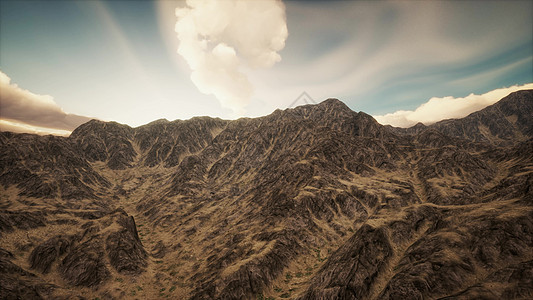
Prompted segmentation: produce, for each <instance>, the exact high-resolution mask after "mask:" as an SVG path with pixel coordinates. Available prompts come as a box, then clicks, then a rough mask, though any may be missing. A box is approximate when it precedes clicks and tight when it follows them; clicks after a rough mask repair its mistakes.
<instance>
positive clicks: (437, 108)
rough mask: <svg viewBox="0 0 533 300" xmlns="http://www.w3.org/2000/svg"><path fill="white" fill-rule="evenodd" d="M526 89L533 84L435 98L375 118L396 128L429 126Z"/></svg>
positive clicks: (460, 115)
mask: <svg viewBox="0 0 533 300" xmlns="http://www.w3.org/2000/svg"><path fill="white" fill-rule="evenodd" d="M525 89H533V83H528V84H524V85H521V86H518V85H514V86H511V87H506V88H501V89H496V90H493V91H490V92H487V93H485V94H482V95H475V94H470V95H468V96H466V97H462V98H454V97H451V96H450V97H443V98H437V97H433V98H431V99H429V101H427V102H426V103H424V104H422V105H420V106H419V107H417V108H416V109H415V110H414V111H411V110H399V111H396V112H394V113H390V114H386V115H382V116H374V118H375V119H376V120H377V121H378V122H379V123H381V124H384V125H392V126H396V127H410V126H413V125H415V124H417V123H418V122H421V123H423V124H425V125H429V124H433V123H435V122H438V121H441V120H444V119H452V118H463V117H466V116H467V115H469V114H471V113H473V112H475V111H478V110H480V109H483V108H485V107H487V106H489V105H491V104H494V103H496V102H498V101H499V100H500V99H502V98H503V97H505V96H507V95H508V94H510V93H512V92H516V91H519V90H525Z"/></svg>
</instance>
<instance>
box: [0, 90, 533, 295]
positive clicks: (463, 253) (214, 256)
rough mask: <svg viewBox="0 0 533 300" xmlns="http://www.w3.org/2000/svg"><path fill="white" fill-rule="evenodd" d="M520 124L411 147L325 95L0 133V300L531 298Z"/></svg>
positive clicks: (430, 134)
mask: <svg viewBox="0 0 533 300" xmlns="http://www.w3.org/2000/svg"><path fill="white" fill-rule="evenodd" d="M517 95H518V96H520V97H523V99H522V98H520V97H518V98H517V97H516V96H517ZM504 99H507V100H506V102H509V103H511V104H512V102H513V101H514V100H513V99H518V100H516V101H517V102H518V104H517V106H522V105H530V103H531V102H533V97H532V94H531V91H522V92H518V93H515V94H511V95H510V96H508V97H507V98H504ZM527 101H529V102H527ZM509 103H507V104H506V105H509V106H510V107H511V108H512V105H511V104H509ZM524 103H525V104H524ZM495 105H497V104H495ZM514 111H516V109H515V110H513V109H510V110H508V111H507V112H501V111H500V113H501V114H502V115H505V114H506V113H507V114H508V112H514ZM521 111H522V112H524V114H527V113H530V110H528V109H527V107H526V108H525V109H522V110H521ZM488 112H489V113H481V114H479V115H480V116H481V117H485V118H488V117H492V116H493V115H494V114H495V113H498V110H495V111H491V109H490V108H489V110H488ZM504 118H505V117H504ZM493 119H494V120H500V119H499V118H493ZM479 120H481V119H479ZM502 120H503V119H502ZM519 120H520V121H519ZM532 120H533V118H529V119H528V118H525V117H519V116H517V117H516V122H515V123H514V124H516V127H517V128H518V129H519V131H505V130H502V131H501V132H497V129H499V128H501V126H493V129H494V130H495V131H494V133H491V134H492V135H491V136H495V137H498V138H497V139H496V138H493V139H489V138H487V139H481V138H480V137H479V135H477V134H470V133H472V132H473V133H476V132H479V123H476V122H473V121H470V120H467V121H464V126H465V127H464V128H467V127H468V126H470V127H472V129H469V130H467V131H462V132H460V133H458V134H456V135H457V136H450V135H448V134H446V133H444V132H443V131H445V132H448V131H446V130H444V129H439V128H437V127H429V128H423V130H420V131H418V132H414V133H411V134H409V132H406V131H401V130H398V129H395V128H391V127H387V126H382V125H380V124H379V123H377V122H376V121H375V120H374V119H373V118H372V117H371V116H369V115H367V114H365V113H363V112H353V111H352V110H350V109H349V108H348V107H347V106H346V105H345V104H343V103H342V102H341V101H339V100H336V99H328V100H326V101H323V102H321V103H320V104H318V105H305V106H300V107H296V108H293V109H287V110H284V111H279V110H278V111H274V112H273V113H272V114H270V115H267V116H264V117H260V118H242V119H237V120H232V121H228V120H221V119H217V118H209V117H198V118H193V119H191V120H186V121H181V120H176V121H165V120H157V121H154V122H151V123H148V124H146V125H143V126H139V127H135V128H132V127H129V126H127V125H122V124H118V123H114V122H112V123H109V122H102V121H90V122H88V123H85V124H83V125H81V126H80V127H78V128H77V129H76V130H74V131H73V133H72V135H71V136H70V137H65V138H64V137H54V136H36V135H28V134H13V133H6V132H2V133H0V145H1V148H0V152H1V156H0V196H1V199H2V200H1V201H0V242H1V245H2V246H1V247H2V248H1V252H0V254H2V255H0V265H1V266H3V268H4V270H6V272H3V273H2V274H0V287H1V289H0V297H2V298H9V297H20V296H21V295H26V296H27V297H33V298H55V297H66V298H68V297H77V296H83V297H87V296H89V297H99V298H124V297H132V298H135V297H139V298H150V299H155V298H164V297H172V298H190V299H206V298H210V299H250V298H254V299H260V298H268V297H276V298H299V299H317V298H322V299H339V298H341V299H354V298H356V299H360V298H364V299H384V298H390V299H394V298H398V297H401V298H420V297H421V298H437V297H459V295H463V297H466V298H468V297H481V296H483V297H489V298H490V297H493V298H501V297H508V298H513V297H514V298H520V297H526V298H527V297H530V296H533V290H532V289H531V288H530V287H531V285H530V284H529V283H531V279H530V277H528V276H527V274H528V272H531V271H533V270H532V269H531V266H532V265H531V259H533V251H532V249H533V240H532V239H531V234H530V233H531V232H533V224H532V221H531V220H532V219H533V215H532V214H533V208H532V207H533V205H532V204H533V190H531V188H530V187H531V186H533V157H532V154H531V151H528V150H529V149H531V146H532V144H531V143H532V139H531V137H532V136H531V135H530V134H529V131H528V128H530V126H531V123H532V122H533V121H532ZM481 121H483V120H481ZM452 123H453V122H452ZM481 123H483V122H481ZM443 124H447V123H443ZM504 124H506V123H504ZM453 126H455V125H453ZM418 127H421V126H418ZM449 132H455V131H451V129H450V131H449ZM515 132H521V134H522V135H517V134H516V133H515ZM502 141H503V142H502ZM465 220H468V221H467V222H465ZM470 229H473V230H470ZM120 262H123V263H120ZM509 272H514V273H513V274H515V275H513V276H511V277H508V276H507V277H506V275H505V274H508V273H509ZM30 274H31V275H30ZM487 274H488V275H487ZM88 278H95V280H88ZM476 278H477V279H476ZM494 282H497V283H498V286H497V287H494V285H493V283H494ZM24 293H27V294H24ZM487 295H488V296H487Z"/></svg>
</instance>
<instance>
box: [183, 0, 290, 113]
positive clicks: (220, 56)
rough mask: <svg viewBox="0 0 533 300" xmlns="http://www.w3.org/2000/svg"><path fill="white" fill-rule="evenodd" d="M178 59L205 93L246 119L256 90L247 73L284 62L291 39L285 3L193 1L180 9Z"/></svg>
mask: <svg viewBox="0 0 533 300" xmlns="http://www.w3.org/2000/svg"><path fill="white" fill-rule="evenodd" d="M176 16H177V17H178V21H177V23H176V28H175V29H176V33H177V35H178V39H179V41H180V44H179V47H178V53H179V54H180V55H181V56H182V57H183V58H184V59H185V60H186V61H187V63H188V65H189V67H190V68H191V70H192V73H191V80H192V81H193V82H194V84H195V85H196V87H197V88H198V89H199V90H200V92H202V93H204V94H213V95H215V97H216V98H217V99H218V100H219V101H220V103H221V105H222V106H224V107H227V108H231V109H232V110H233V111H234V112H236V113H242V111H243V109H244V107H245V106H246V105H247V104H248V102H249V100H250V98H251V96H252V93H253V86H252V84H251V83H250V81H249V80H248V78H247V76H246V74H245V73H244V72H243V70H242V69H243V68H252V69H253V68H268V67H271V66H272V65H273V64H275V63H276V62H279V61H280V60H281V56H280V55H279V53H278V51H280V50H281V49H283V48H284V47H285V40H286V39H287V36H288V31H287V25H286V17H285V6H284V5H283V3H282V2H281V1H275V0H262V1H242V0H235V1H216V0H212V1H187V6H186V7H183V8H177V9H176Z"/></svg>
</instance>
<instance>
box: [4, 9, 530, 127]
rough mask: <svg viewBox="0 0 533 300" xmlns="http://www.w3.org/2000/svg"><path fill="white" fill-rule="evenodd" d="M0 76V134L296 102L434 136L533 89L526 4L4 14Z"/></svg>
mask: <svg viewBox="0 0 533 300" xmlns="http://www.w3.org/2000/svg"><path fill="white" fill-rule="evenodd" d="M176 8H178V9H176ZM0 72H1V73H0V129H1V130H3V131H17V132H33V133H39V134H46V133H52V134H59V135H68V134H69V133H70V131H72V130H73V129H74V128H75V127H76V126H78V125H80V124H82V123H83V122H86V121H88V120H90V119H91V118H97V119H101V120H105V121H117V122H120V123H125V124H128V125H130V126H134V127H136V126H140V125H143V124H146V123H149V122H151V121H154V120H157V119H161V118H166V119H168V120H175V119H189V118H191V117H194V116H212V117H220V118H224V119H235V118H238V117H256V116H262V115H267V114H269V113H271V112H272V111H274V110H275V109H278V108H280V109H285V108H287V107H289V106H290V105H292V104H294V101H295V99H297V98H298V97H299V96H300V95H301V94H302V93H304V92H305V93H307V94H308V95H309V96H310V97H311V98H312V100H313V101H314V102H320V101H322V100H325V99H327V98H338V99H340V100H341V101H343V102H344V103H346V104H347V105H348V106H349V107H350V108H351V109H352V110H354V111H364V112H366V113H369V114H371V115H373V116H374V117H375V118H376V119H377V120H378V121H379V122H380V123H382V124H392V125H393V126H401V127H408V126H412V125H414V124H416V123H417V122H423V123H425V124H431V123H433V122H436V121H439V120H442V119H445V118H459V117H464V116H466V115H467V114H469V113H471V112H473V111H476V110H479V109H482V108H483V107H485V106H487V105H490V104H493V103H495V102H496V101H498V100H499V99H501V98H502V97H504V96H505V95H507V94H508V93H510V92H512V91H516V90H519V89H531V88H533V1H284V2H281V1H275V0H254V1H231V0H222V1H189V2H185V1H171V0H165V1H120V0H113V1H103V0H100V1H98V0H91V1H87V0H82V1H75V0H74V1H63V0H61V1H53V0H52V1H26V0H17V1H14V0H0ZM297 104H300V103H298V102H297V103H295V105H297ZM302 104H303V103H302Z"/></svg>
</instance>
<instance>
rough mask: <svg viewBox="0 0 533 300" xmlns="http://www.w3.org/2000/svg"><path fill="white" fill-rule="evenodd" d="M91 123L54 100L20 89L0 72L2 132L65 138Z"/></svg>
mask: <svg viewBox="0 0 533 300" xmlns="http://www.w3.org/2000/svg"><path fill="white" fill-rule="evenodd" d="M89 120H91V118H88V117H84V116H79V115H75V114H69V113H66V112H64V111H63V109H62V108H61V107H60V106H59V105H58V104H57V103H56V102H55V101H54V99H53V97H52V96H49V95H38V94H34V93H32V92H30V91H28V90H25V89H21V88H20V87H18V85H16V84H14V83H11V78H9V76H7V75H6V74H5V73H3V72H1V71H0V121H1V122H0V130H2V131H14V132H29V133H39V134H45V133H50V134H59V135H66V134H67V133H69V132H70V131H72V130H74V129H75V128H76V127H78V126H79V125H81V124H83V123H85V122H87V121H89Z"/></svg>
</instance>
